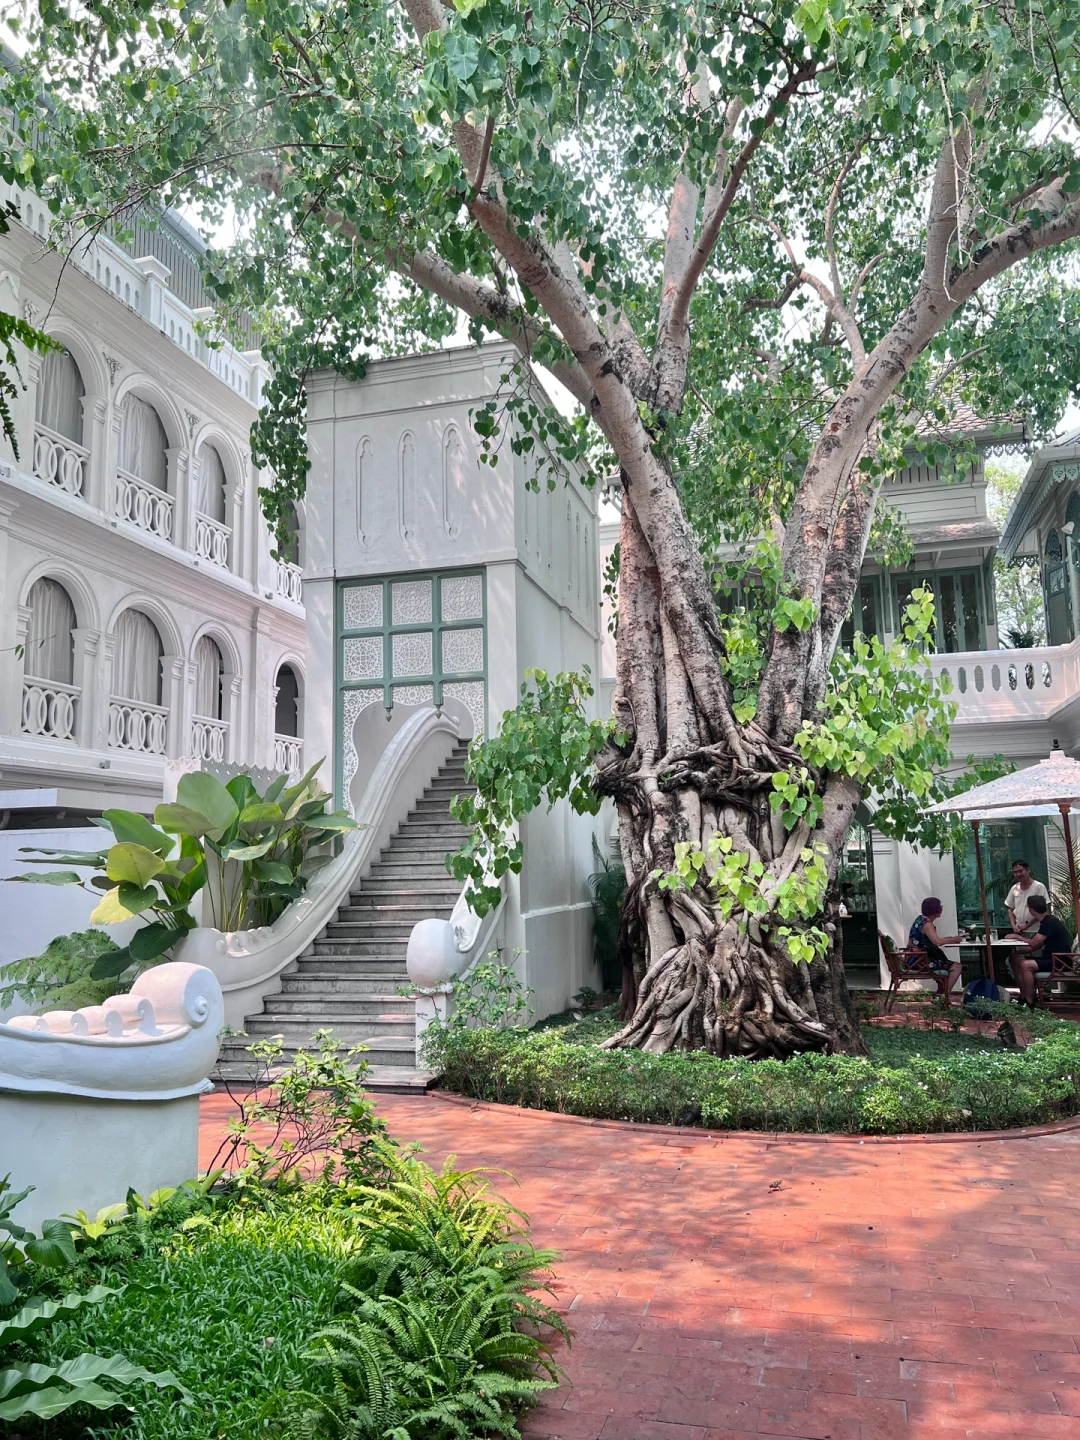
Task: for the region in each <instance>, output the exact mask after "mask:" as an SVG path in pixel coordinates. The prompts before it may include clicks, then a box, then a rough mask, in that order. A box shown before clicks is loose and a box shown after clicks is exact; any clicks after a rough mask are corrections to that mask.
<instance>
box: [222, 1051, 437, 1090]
mask: <svg viewBox="0 0 1080 1440" xmlns="http://www.w3.org/2000/svg"><path fill="white" fill-rule="evenodd" d="M395 1058H396V1060H397V1063H396V1064H392V1065H371V1064H369V1065H368V1068H367V1071H366V1073H365V1075H364V1089H365V1090H370V1091H371V1092H372V1093H373V1094H378V1095H417V1094H423V1092H424V1091H425V1090H427V1089H428V1088H429V1087H430V1086H432V1085H433V1084H434V1083H435V1076H434V1075H433V1074H432V1072H431V1071H430V1070H417V1069H415V1068H413V1067H411V1066H406V1065H402V1064H401V1061H400V1057H395ZM210 1078H211V1079H212V1080H213V1081H214V1083H215V1084H216V1085H218V1086H219V1087H221V1088H224V1086H225V1085H226V1084H227V1085H228V1086H229V1088H230V1089H231V1090H233V1092H234V1093H236V1094H240V1093H242V1092H243V1091H244V1090H245V1089H247V1088H248V1087H249V1086H250V1084H251V1078H252V1077H251V1070H250V1068H249V1066H248V1065H247V1064H245V1063H244V1062H243V1061H242V1060H234V1059H229V1058H226V1057H225V1056H224V1054H223V1055H222V1058H221V1059H220V1060H219V1061H218V1063H217V1066H216V1067H215V1069H214V1072H213V1074H212V1075H211V1077H210Z"/></svg>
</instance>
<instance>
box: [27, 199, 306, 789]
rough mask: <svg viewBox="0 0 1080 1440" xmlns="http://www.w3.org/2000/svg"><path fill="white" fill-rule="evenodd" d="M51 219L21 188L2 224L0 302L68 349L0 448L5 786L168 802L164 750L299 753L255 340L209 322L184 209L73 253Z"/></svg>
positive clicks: (292, 576) (32, 377)
mask: <svg viewBox="0 0 1080 1440" xmlns="http://www.w3.org/2000/svg"><path fill="white" fill-rule="evenodd" d="M45 224H46V215H45V213H44V212H43V211H42V210H41V208H40V207H36V206H35V205H34V202H33V200H32V198H29V197H23V224H21V225H20V224H16V225H13V226H12V229H11V233H10V234H9V235H7V236H4V237H2V238H0V305H2V306H3V308H4V309H7V310H10V311H12V312H14V313H16V314H19V315H22V316H23V317H25V318H26V319H27V320H29V321H31V322H32V323H33V324H34V325H36V326H38V327H39V328H41V329H43V330H44V331H45V332H46V333H47V334H48V335H50V336H51V337H52V338H54V339H55V340H57V341H58V342H59V344H60V345H61V346H62V347H63V348H62V349H61V350H57V351H53V352H50V353H48V354H46V355H45V356H39V355H36V354H35V355H30V356H27V357H24V359H23V361H22V371H23V379H24V381H25V389H24V390H23V392H22V395H21V398H20V402H19V403H18V404H17V406H16V407H15V421H16V431H17V438H18V455H17V456H16V455H15V454H14V453H12V451H11V450H10V448H9V449H8V450H7V452H6V454H5V456H4V459H3V463H2V464H0V545H2V546H3V560H2V562H0V586H2V587H3V589H2V596H3V599H2V605H0V612H2V625H3V630H2V638H0V677H2V678H0V788H3V790H5V791H21V790H59V791H63V792H64V795H65V797H66V800H67V801H68V802H69V805H70V806H77V805H78V804H79V803H80V796H81V795H82V794H83V792H85V793H86V804H87V806H88V807H89V808H91V809H92V808H93V806H94V804H95V803H97V799H96V797H97V796H98V795H100V794H101V793H102V792H105V793H108V794H111V795H118V794H124V795H126V796H128V797H130V798H135V797H141V799H142V801H143V802H145V803H148V804H150V805H152V804H153V803H155V801H156V800H157V799H160V796H161V788H162V776H163V770H164V764H165V761H166V759H167V758H168V757H177V756H183V755H194V756H199V757H202V758H205V759H207V760H213V761H225V762H232V763H237V764H255V765H261V766H267V767H269V766H271V765H273V764H274V761H275V751H277V752H280V751H282V749H283V748H284V749H287V750H288V751H289V752H290V754H289V756H288V757H287V758H288V759H289V761H290V765H289V768H293V765H294V763H295V761H296V754H295V752H296V751H297V750H298V749H300V748H301V747H302V743H303V742H302V737H301V736H300V734H299V729H300V722H299V709H300V698H299V697H301V696H302V693H303V672H304V617H303V609H302V606H301V593H300V571H299V567H298V565H296V564H295V563H279V562H278V561H276V560H274V559H273V558H272V556H271V543H270V538H269V535H268V533H267V529H266V525H265V523H264V521H263V519H262V517H261V514H260V508H259V499H258V493H257V492H258V486H259V475H258V472H257V471H256V470H255V468H254V467H253V465H252V461H251V452H250V441H249V432H250V427H251V423H252V421H253V420H254V418H255V415H256V412H257V407H258V404H259V397H260V386H261V383H262V377H263V366H262V362H261V360H260V356H259V353H258V350H257V349H254V348H252V349H251V350H248V351H244V352H239V351H237V350H236V349H235V348H233V346H231V345H230V344H228V343H218V344H213V348H212V343H208V338H207V337H204V336H203V335H202V334H200V332H199V330H198V328H197V326H198V322H200V321H206V320H208V319H211V318H212V314H213V312H212V310H211V308H210V307H209V305H208V303H207V296H206V294H205V293H204V291H203V288H202V282H201V280H200V277H199V270H198V259H199V251H200V250H201V248H202V246H201V242H200V241H199V238H198V236H197V235H196V234H195V233H194V232H193V231H192V230H191V229H190V227H188V226H187V225H185V224H184V223H183V222H182V221H181V220H179V219H176V218H171V219H167V220H166V221H165V222H164V223H163V224H162V225H161V226H160V228H158V229H155V230H149V229H145V228H143V227H142V226H140V227H139V228H138V231H137V235H136V241H135V243H134V244H132V245H131V246H130V247H129V248H128V249H121V248H120V246H118V245H116V244H114V243H113V242H112V241H110V240H109V239H107V238H104V237H101V238H99V239H97V240H96V241H94V242H93V244H92V245H90V246H89V248H86V249H80V250H78V251H77V252H76V253H75V254H74V255H73V256H72V257H71V258H70V260H69V261H68V263H67V264H64V263H63V261H62V258H61V257H60V256H59V255H58V254H56V253H55V252H54V251H47V250H46V249H45V248H44V246H43V243H42V238H41V237H42V235H43V233H44V230H45ZM275 693H276V695H277V699H278V700H280V701H281V702H282V703H281V704H280V705H278V704H277V702H276V700H275ZM279 720H280V721H281V726H280V727H279V723H278V722H279ZM279 730H283V735H282V740H281V742H280V743H279V741H278V738H277V736H278V734H279ZM278 758H279V759H280V758H281V755H280V753H279V754H278ZM91 794H92V795H93V796H94V797H95V798H94V799H91V798H90V795H91Z"/></svg>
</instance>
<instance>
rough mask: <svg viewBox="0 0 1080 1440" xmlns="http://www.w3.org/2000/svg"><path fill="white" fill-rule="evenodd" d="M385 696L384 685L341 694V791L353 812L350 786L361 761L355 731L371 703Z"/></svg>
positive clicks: (343, 798) (373, 703)
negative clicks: (360, 718) (357, 751)
mask: <svg viewBox="0 0 1080 1440" xmlns="http://www.w3.org/2000/svg"><path fill="white" fill-rule="evenodd" d="M382 698H383V692H382V686H381V685H380V686H379V687H378V688H377V689H374V690H345V691H343V692H342V696H341V731H342V746H341V791H342V800H343V803H344V804H345V806H346V808H347V809H348V811H349V813H350V815H351V814H352V797H351V796H350V795H349V787H350V785H351V784H352V778H353V776H354V775H355V774H356V768H357V765H358V763H359V760H358V756H357V754H356V739H355V737H354V735H353V731H354V730H355V728H356V722H357V720H358V719H359V717H360V716H361V715H362V714H363V713H364V711H365V710H366V709H367V708H368V706H369V705H378V704H380V703H381V701H382Z"/></svg>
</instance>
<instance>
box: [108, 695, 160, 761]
mask: <svg viewBox="0 0 1080 1440" xmlns="http://www.w3.org/2000/svg"><path fill="white" fill-rule="evenodd" d="M168 730H169V712H168V710H167V709H166V708H165V706H164V705H147V704H144V703H143V701H141V700H127V699H125V698H124V697H123V696H122V695H114V696H113V697H112V699H111V700H110V702H109V745H110V747H111V748H112V749H114V750H136V751H139V752H140V753H142V754H146V755H164V754H165V743H166V739H167V737H168Z"/></svg>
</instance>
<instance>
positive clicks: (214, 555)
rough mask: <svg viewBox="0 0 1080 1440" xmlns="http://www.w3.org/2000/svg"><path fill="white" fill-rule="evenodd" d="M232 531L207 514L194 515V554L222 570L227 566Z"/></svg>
mask: <svg viewBox="0 0 1080 1440" xmlns="http://www.w3.org/2000/svg"><path fill="white" fill-rule="evenodd" d="M231 535H232V531H231V530H230V529H229V527H228V525H223V524H222V523H221V521H220V520H212V519H211V518H210V516H209V515H200V514H198V512H196V515H195V554H196V555H197V556H198V557H199V559H200V560H209V561H210V564H211V565H217V566H219V567H220V568H221V569H222V570H227V569H228V568H229V538H230V536H231Z"/></svg>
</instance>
